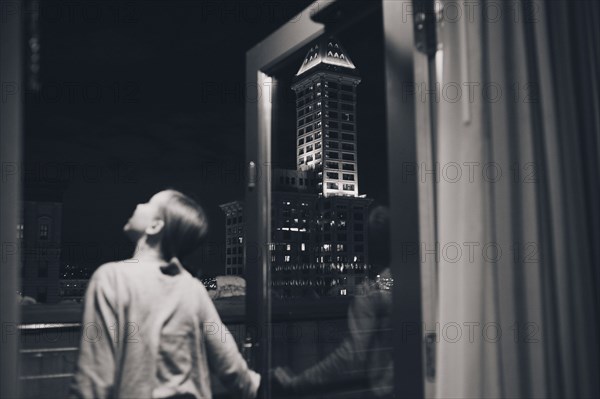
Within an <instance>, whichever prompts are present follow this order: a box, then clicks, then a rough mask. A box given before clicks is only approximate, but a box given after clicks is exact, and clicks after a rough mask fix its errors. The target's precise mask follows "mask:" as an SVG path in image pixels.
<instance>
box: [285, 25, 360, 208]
mask: <svg viewBox="0 0 600 399" xmlns="http://www.w3.org/2000/svg"><path fill="white" fill-rule="evenodd" d="M359 83H360V77H359V74H358V70H357V69H356V66H354V63H352V60H351V59H350V57H348V53H346V51H345V50H344V48H343V47H342V46H341V44H340V43H339V42H338V41H337V39H335V38H334V37H326V36H323V37H322V38H321V39H320V40H319V41H318V42H317V43H315V44H313V46H312V47H311V48H310V50H309V51H308V54H307V55H306V57H305V58H304V62H303V63H302V66H301V67H300V69H299V70H298V73H297V74H296V77H295V79H294V83H293V85H292V89H293V90H294V91H295V92H296V129H297V142H296V143H297V148H296V157H297V166H298V170H302V171H304V170H310V169H315V170H316V172H317V174H318V181H319V183H318V189H319V192H320V193H322V194H323V196H325V197H328V196H332V195H344V196H352V197H356V196H358V163H357V151H356V134H357V130H356V86H357V85H358V84H359Z"/></svg>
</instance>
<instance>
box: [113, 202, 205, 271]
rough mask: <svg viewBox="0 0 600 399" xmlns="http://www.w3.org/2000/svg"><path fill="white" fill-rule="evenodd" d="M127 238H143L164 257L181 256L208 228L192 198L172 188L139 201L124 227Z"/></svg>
mask: <svg viewBox="0 0 600 399" xmlns="http://www.w3.org/2000/svg"><path fill="white" fill-rule="evenodd" d="M123 230H124V231H125V233H126V234H127V235H128V236H129V238H130V239H131V240H132V241H134V242H138V241H139V240H140V239H141V238H145V239H146V242H147V243H148V244H150V245H153V246H157V247H158V248H160V251H161V253H162V256H163V258H164V259H166V260H169V259H171V258H173V257H178V258H180V259H181V258H183V257H185V256H187V255H189V254H190V253H192V252H193V251H194V250H195V249H196V248H198V246H199V245H200V243H201V241H202V238H203V237H204V236H205V235H206V231H207V230H208V223H207V219H206V215H205V214H204V211H203V210H202V208H201V207H200V205H198V204H197V203H196V202H195V201H194V200H193V199H191V198H189V197H188V196H186V195H184V194H182V193H180V192H179V191H175V190H164V191H161V192H159V193H156V194H154V195H153V196H152V198H150V200H149V201H148V202H146V203H143V204H138V206H137V207H136V208H135V211H134V212H133V215H132V216H131V218H130V219H129V221H128V222H127V224H126V225H125V227H123Z"/></svg>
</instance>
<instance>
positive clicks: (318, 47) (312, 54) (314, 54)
mask: <svg viewBox="0 0 600 399" xmlns="http://www.w3.org/2000/svg"><path fill="white" fill-rule="evenodd" d="M322 64H325V65H331V66H337V67H341V68H345V69H349V70H356V66H354V63H353V62H352V60H351V59H350V57H348V53H347V52H346V51H345V50H344V48H343V47H342V45H341V44H340V43H339V41H338V40H337V39H336V38H335V37H333V36H330V37H327V36H323V37H322V38H321V39H320V40H319V41H318V42H317V43H315V44H314V45H313V46H312V47H311V48H310V50H308V53H307V54H306V57H305V58H304V62H303V63H302V65H301V66H300V69H299V70H298V73H296V76H300V75H302V74H304V73H305V72H307V71H309V70H311V69H312V68H314V67H316V66H318V65H322Z"/></svg>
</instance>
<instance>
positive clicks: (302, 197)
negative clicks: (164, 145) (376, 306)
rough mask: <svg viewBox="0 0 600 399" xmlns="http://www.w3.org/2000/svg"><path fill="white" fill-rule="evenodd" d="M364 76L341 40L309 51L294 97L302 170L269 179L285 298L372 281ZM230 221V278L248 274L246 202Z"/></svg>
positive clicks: (346, 291)
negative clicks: (360, 100)
mask: <svg viewBox="0 0 600 399" xmlns="http://www.w3.org/2000/svg"><path fill="white" fill-rule="evenodd" d="M359 83H360V77H359V75H358V71H357V69H356V67H355V66H354V64H353V63H352V61H351V60H350V58H349V57H348V55H347V54H346V52H345V51H344V50H343V48H342V46H341V45H340V44H339V42H338V41H337V40H336V39H335V38H326V37H325V38H323V39H321V40H320V41H319V42H318V43H316V44H315V45H313V47H312V48H311V49H310V50H309V52H308V54H307V55H306V58H305V59H304V62H303V63H302V66H301V67H300V69H299V71H298V73H297V74H296V77H295V79H294V84H293V86H292V89H293V90H294V91H295V92H296V99H297V102H296V104H297V109H296V115H297V118H296V125H297V127H296V136H297V137H296V139H297V146H296V160H297V168H296V170H288V169H273V170H272V173H271V190H272V194H271V204H272V208H271V234H272V236H271V243H270V244H269V251H268V253H269V256H270V263H271V283H272V292H273V293H274V294H275V295H278V296H281V297H298V296H337V295H354V294H356V293H357V287H358V285H359V284H360V283H362V281H363V280H364V279H365V278H366V277H367V276H368V272H369V268H370V267H369V262H368V246H367V215H368V211H369V206H370V204H371V202H372V200H371V199H369V198H366V196H365V195H359V187H358V151H357V146H356V143H357V141H356V134H357V128H356V86H357V85H358V84H359ZM221 208H222V209H223V211H224V212H225V215H226V228H227V232H226V257H227V260H226V266H225V268H226V274H237V275H243V274H244V270H243V264H244V262H243V251H244V245H243V242H244V223H243V216H242V214H243V203H242V202H241V201H234V202H230V203H227V204H223V205H221Z"/></svg>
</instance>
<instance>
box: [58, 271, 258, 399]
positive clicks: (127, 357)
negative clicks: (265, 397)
mask: <svg viewBox="0 0 600 399" xmlns="http://www.w3.org/2000/svg"><path fill="white" fill-rule="evenodd" d="M210 372H214V373H216V374H217V375H218V377H219V378H220V379H221V381H222V382H223V384H224V385H225V387H226V388H228V389H229V391H230V392H231V393H232V395H233V396H234V397H236V398H249V399H251V398H254V397H255V396H256V392H257V390H258V386H259V385H260V376H259V375H258V374H257V373H255V372H254V371H252V370H250V369H249V368H248V366H247V364H246V362H245V360H244V359H243V358H242V356H241V355H240V353H239V351H238V348H237V345H236V343H235V341H234V339H233V336H232V335H231V333H229V331H228V330H227V327H225V325H224V324H223V323H222V322H221V319H220V317H219V315H218V313H217V311H216V309H215V306H214V304H213V302H212V300H211V299H210V298H209V296H208V293H207V292H206V289H205V288H204V285H203V284H202V283H201V282H200V281H198V280H197V279H195V278H194V277H192V276H191V275H190V274H189V273H188V272H187V271H186V270H185V269H184V268H183V267H182V266H181V264H180V263H178V262H171V263H170V264H168V265H167V264H165V263H164V262H162V263H161V262H159V261H156V260H135V259H129V260H125V261H121V262H113V263H107V264H104V265H102V266H101V267H100V268H99V269H98V270H97V271H96V272H95V273H94V275H93V276H92V278H91V280H90V282H89V285H88V289H87V291H86V295H85V305H84V316H83V325H82V338H81V343H80V352H79V360H78V366H77V370H76V374H75V377H74V378H73V380H72V383H71V386H70V391H69V397H70V398H135V399H141V398H168V397H171V396H174V395H179V394H186V393H187V394H191V395H194V396H195V397H196V398H211V397H212V392H211V386H210V375H209V373H210Z"/></svg>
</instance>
